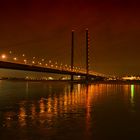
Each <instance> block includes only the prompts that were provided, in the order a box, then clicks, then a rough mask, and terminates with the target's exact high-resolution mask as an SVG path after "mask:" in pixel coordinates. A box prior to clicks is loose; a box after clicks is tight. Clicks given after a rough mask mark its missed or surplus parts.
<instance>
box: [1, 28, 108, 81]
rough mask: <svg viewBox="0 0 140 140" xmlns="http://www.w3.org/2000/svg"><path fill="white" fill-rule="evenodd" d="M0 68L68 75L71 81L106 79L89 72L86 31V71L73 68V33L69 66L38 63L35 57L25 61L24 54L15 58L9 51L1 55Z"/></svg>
mask: <svg viewBox="0 0 140 140" xmlns="http://www.w3.org/2000/svg"><path fill="white" fill-rule="evenodd" d="M0 68H4V69H13V70H24V71H33V72H44V73H54V74H63V75H70V76H71V80H74V78H73V76H85V77H86V78H85V79H86V80H88V79H101V78H105V77H106V75H104V74H100V73H97V72H95V71H91V70H89V37H88V30H86V69H82V68H79V67H75V66H74V31H72V45H71V65H67V64H65V65H64V64H62V63H61V64H58V62H55V63H53V62H52V61H51V60H49V61H46V59H44V58H43V59H41V60H40V61H39V60H37V58H36V57H32V58H30V59H27V56H26V54H22V55H19V57H15V56H14V53H13V52H12V51H9V52H8V54H1V60H0Z"/></svg>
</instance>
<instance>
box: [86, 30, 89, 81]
mask: <svg viewBox="0 0 140 140" xmlns="http://www.w3.org/2000/svg"><path fill="white" fill-rule="evenodd" d="M88 80H89V32H88V29H86V81H88Z"/></svg>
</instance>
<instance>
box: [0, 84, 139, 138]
mask: <svg viewBox="0 0 140 140" xmlns="http://www.w3.org/2000/svg"><path fill="white" fill-rule="evenodd" d="M8 139H11V140H92V139H93V140H114V139H116V140H128V139H131V140H136V139H140V85H131V84H130V85H124V84H123V85H120V84H90V85H84V84H73V85H72V84H70V83H64V82H12V81H0V140H8Z"/></svg>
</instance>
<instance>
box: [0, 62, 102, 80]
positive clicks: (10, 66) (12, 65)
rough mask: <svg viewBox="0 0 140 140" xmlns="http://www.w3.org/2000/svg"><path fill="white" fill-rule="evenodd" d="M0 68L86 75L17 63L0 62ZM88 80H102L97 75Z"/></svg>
mask: <svg viewBox="0 0 140 140" xmlns="http://www.w3.org/2000/svg"><path fill="white" fill-rule="evenodd" d="M0 68H3V69H13V70H23V71H33V72H43V73H54V74H63V75H75V76H76V75H77V76H78V75H80V76H86V73H81V72H71V71H67V70H63V69H53V68H47V67H46V68H44V67H41V66H36V65H26V64H19V63H12V62H5V61H0ZM89 78H90V79H91V78H95V79H98V78H102V77H101V76H97V75H90V74H89Z"/></svg>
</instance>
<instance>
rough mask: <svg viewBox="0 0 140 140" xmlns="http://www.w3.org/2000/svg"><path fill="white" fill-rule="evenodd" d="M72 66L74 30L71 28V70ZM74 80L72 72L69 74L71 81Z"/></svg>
mask: <svg viewBox="0 0 140 140" xmlns="http://www.w3.org/2000/svg"><path fill="white" fill-rule="evenodd" d="M73 66H74V30H72V37H71V71H73ZM73 80H74V76H73V74H71V81H73Z"/></svg>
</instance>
